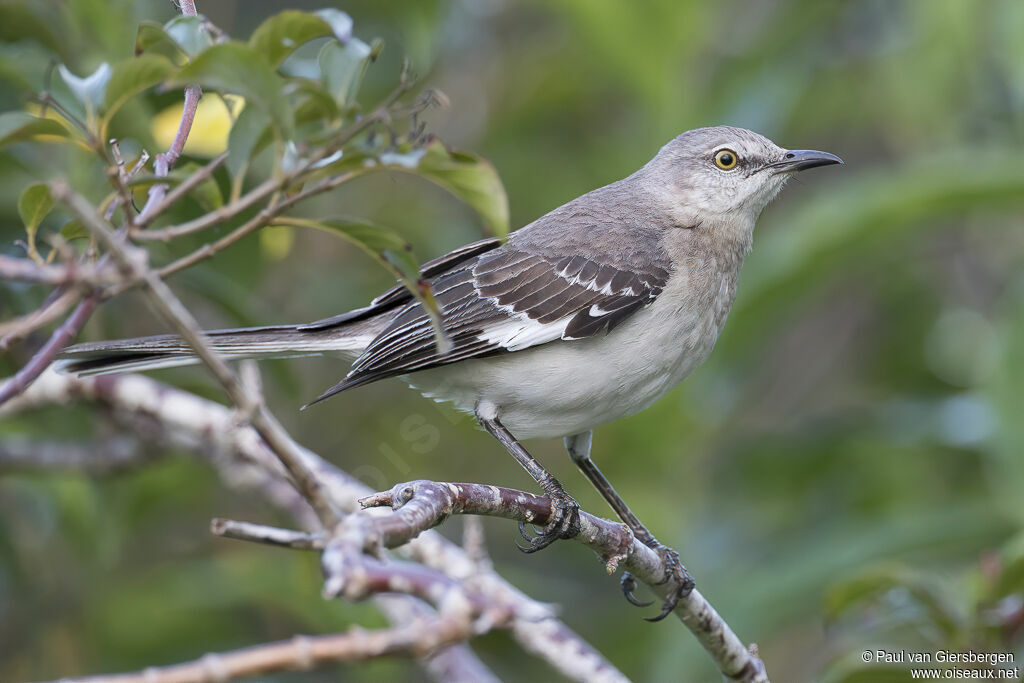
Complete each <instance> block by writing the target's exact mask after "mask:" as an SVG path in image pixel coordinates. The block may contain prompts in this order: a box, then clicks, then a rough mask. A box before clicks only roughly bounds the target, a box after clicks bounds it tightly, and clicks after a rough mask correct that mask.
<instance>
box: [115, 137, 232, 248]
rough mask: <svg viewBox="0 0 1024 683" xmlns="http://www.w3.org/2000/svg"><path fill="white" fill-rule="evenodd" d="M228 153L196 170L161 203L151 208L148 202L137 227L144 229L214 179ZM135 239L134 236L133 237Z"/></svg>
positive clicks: (138, 218)
mask: <svg viewBox="0 0 1024 683" xmlns="http://www.w3.org/2000/svg"><path fill="white" fill-rule="evenodd" d="M227 158H228V153H227V152H224V153H222V154H219V155H217V156H215V157H214V158H213V159H212V160H211V161H210V162H209V163H208V164H206V165H205V166H203V167H201V168H199V169H198V170H196V172H195V173H192V174H191V175H189V177H188V178H186V179H185V180H183V181H182V182H181V183H179V184H178V185H176V186H175V187H174V189H172V190H171V191H170V192H168V193H167V194H166V195H165V196H164V197H163V198H162V199H161V200H160V201H159V203H156V204H154V205H153V206H152V208H149V202H148V201H147V202H146V209H148V210H146V213H145V215H143V214H139V216H138V217H137V218H136V219H135V227H136V228H142V227H145V226H146V225H147V224H149V223H151V222H152V221H153V219H155V218H157V217H158V216H160V215H161V214H163V212H164V211H166V210H167V209H169V208H170V207H171V206H173V205H174V204H176V203H177V202H178V201H179V200H180V199H181V198H182V197H184V196H185V195H187V194H188V193H189V192H191V191H192V190H194V189H195V188H196V187H198V186H199V185H202V184H203V183H204V182H206V181H207V180H209V179H210V178H211V177H213V174H214V173H215V172H216V171H217V169H218V168H220V167H221V166H223V165H224V162H225V161H227ZM133 237H134V235H133Z"/></svg>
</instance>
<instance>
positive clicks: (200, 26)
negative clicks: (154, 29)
mask: <svg viewBox="0 0 1024 683" xmlns="http://www.w3.org/2000/svg"><path fill="white" fill-rule="evenodd" d="M164 32H165V33H166V34H167V36H168V37H169V38H170V39H171V40H173V41H174V43H175V44H176V45H177V46H178V47H180V48H181V49H182V51H183V52H184V53H185V54H187V55H188V56H189V57H195V56H196V55H198V54H199V53H200V52H202V51H203V50H205V49H206V48H208V47H210V46H211V45H212V44H213V40H212V39H211V38H210V32H209V31H207V30H206V18H205V17H202V16H194V17H188V16H181V17H175V18H173V19H171V20H170V21H168V22H167V23H166V24H164Z"/></svg>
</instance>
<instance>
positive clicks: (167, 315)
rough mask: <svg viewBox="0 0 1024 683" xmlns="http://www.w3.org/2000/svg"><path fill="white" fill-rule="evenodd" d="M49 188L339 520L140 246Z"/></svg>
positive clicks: (325, 517) (329, 518)
mask: <svg viewBox="0 0 1024 683" xmlns="http://www.w3.org/2000/svg"><path fill="white" fill-rule="evenodd" d="M50 191H51V192H52V193H53V196H54V197H55V198H56V199H59V200H60V201H62V202H64V203H65V204H66V205H67V206H68V208H69V209H71V212H72V213H74V214H75V216H76V217H77V218H78V219H79V220H80V221H81V222H82V224H83V225H84V226H85V227H86V229H88V230H89V232H91V233H92V234H93V235H94V236H95V237H96V239H97V240H98V241H99V242H100V243H101V244H102V245H103V247H104V248H105V249H106V250H107V251H108V253H109V254H110V255H111V256H112V257H113V259H114V261H115V263H117V265H118V267H119V268H121V270H122V271H124V273H125V275H126V276H128V277H131V278H133V279H137V280H140V281H142V282H144V283H145V284H146V287H147V289H148V293H149V297H148V298H149V301H150V304H151V305H152V307H153V308H154V310H155V311H156V312H157V314H158V315H160V316H161V317H162V318H163V319H164V320H165V321H166V322H167V323H168V324H170V325H171V326H172V327H173V328H174V330H175V331H176V332H177V333H178V334H179V335H181V337H182V338H183V339H184V340H185V341H186V342H187V343H188V344H189V346H191V347H192V349H193V350H194V351H195V352H196V355H197V356H199V359H200V360H201V361H202V362H203V364H204V365H206V367H207V368H208V369H209V370H210V372H211V373H212V374H213V376H214V377H215V378H216V379H217V381H218V382H219V383H220V385H221V386H222V387H223V388H224V390H225V392H227V394H228V396H229V397H230V398H231V400H232V401H233V402H234V403H235V405H236V406H238V409H239V410H240V411H241V413H242V414H243V415H244V416H247V417H249V419H250V421H251V422H252V425H253V427H254V428H255V429H256V431H257V432H258V433H259V434H260V436H261V437H263V439H264V440H265V441H266V442H267V444H268V445H269V446H270V448H271V450H272V451H273V452H274V454H275V455H277V457H278V458H279V459H280V460H281V462H282V464H284V466H285V467H286V468H287V469H288V472H289V474H290V475H291V476H292V478H293V479H294V480H295V483H296V485H297V486H298V487H299V489H300V490H301V491H302V493H303V495H304V496H305V497H306V499H307V500H308V501H309V502H310V504H311V505H312V506H313V509H314V510H316V513H317V516H319V517H320V520H321V522H323V524H324V526H325V527H327V528H331V527H333V526H334V525H335V524H337V523H338V520H339V516H338V513H337V511H336V510H335V509H334V507H333V505H332V504H331V502H330V501H329V500H328V499H327V497H326V496H325V495H324V493H323V491H322V487H321V485H320V482H319V481H317V479H316V478H315V477H314V476H312V474H311V473H310V472H309V470H308V469H307V468H306V467H305V466H304V464H303V462H302V458H301V454H300V453H299V448H298V446H297V445H296V444H295V442H294V441H293V440H292V438H291V436H289V435H288V433H287V432H286V431H285V430H284V429H283V428H282V427H281V425H280V423H278V421H277V419H276V418H275V417H274V416H273V415H272V414H271V413H270V411H269V410H267V408H266V407H265V406H264V405H263V404H262V401H260V399H259V397H253V396H250V395H249V394H248V393H247V392H246V391H245V390H244V389H243V387H242V385H241V383H240V382H239V381H238V378H237V377H236V376H235V374H234V373H233V372H232V371H231V368H229V367H228V365H227V363H225V362H224V360H223V359H221V358H220V356H218V355H217V354H216V353H215V352H214V351H213V348H212V347H211V346H210V345H209V344H208V343H207V341H206V338H205V335H204V334H203V333H202V331H201V330H200V328H199V325H198V323H196V320H195V318H194V317H192V314H191V313H190V312H189V311H188V309H187V308H185V306H184V305H183V304H182V303H181V301H180V300H179V299H178V298H177V297H176V296H175V295H174V293H173V292H171V290H170V288H169V287H168V286H167V285H166V284H165V283H164V281H163V280H161V279H160V277H159V276H158V275H157V274H156V273H155V272H153V271H152V270H150V269H149V268H148V267H146V266H145V265H143V263H141V262H140V261H141V260H142V259H140V258H138V256H139V255H140V254H139V252H141V250H139V249H138V248H136V247H132V246H130V245H128V244H127V243H126V242H124V240H123V239H120V238H119V237H118V236H117V235H115V234H114V232H113V230H112V229H111V227H110V225H109V224H108V223H106V222H105V221H104V220H103V219H102V218H100V216H99V215H98V214H97V213H96V212H95V211H94V209H93V207H92V206H90V204H89V203H88V202H87V201H86V200H85V199H84V198H83V197H82V196H80V195H78V194H77V193H75V192H73V191H72V190H71V188H69V187H68V186H67V185H66V184H64V183H61V182H54V183H51V184H50ZM142 254H144V252H142Z"/></svg>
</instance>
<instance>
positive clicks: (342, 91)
mask: <svg viewBox="0 0 1024 683" xmlns="http://www.w3.org/2000/svg"><path fill="white" fill-rule="evenodd" d="M371 52H372V50H371V49H370V46H369V45H367V44H366V43H364V42H363V41H361V40H359V39H358V38H353V39H351V40H349V41H348V42H347V43H344V44H342V43H341V42H339V41H337V40H331V41H328V42H327V43H326V44H325V45H324V46H323V47H322V48H321V49H320V55H319V56H318V57H317V61H318V62H319V64H320V78H321V80H322V81H323V84H324V88H325V89H326V90H327V92H329V93H331V95H332V96H333V97H334V99H335V101H336V102H337V103H338V104H339V105H340V106H344V105H346V104H348V103H351V102H352V101H353V100H354V99H355V96H356V93H357V92H359V86H360V84H361V83H362V81H363V74H365V73H366V66H367V65H368V64H369V63H370V54H371Z"/></svg>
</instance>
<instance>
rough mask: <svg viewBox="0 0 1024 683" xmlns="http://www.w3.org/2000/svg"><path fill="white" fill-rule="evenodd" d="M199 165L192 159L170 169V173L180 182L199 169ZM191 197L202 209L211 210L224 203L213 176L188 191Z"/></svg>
mask: <svg viewBox="0 0 1024 683" xmlns="http://www.w3.org/2000/svg"><path fill="white" fill-rule="evenodd" d="M200 168H201V167H200V165H199V164H197V163H195V162H194V161H190V162H188V163H186V164H182V165H181V166H179V167H178V168H175V169H174V171H172V175H175V176H177V177H178V178H180V180H181V181H182V182H184V181H185V180H186V179H188V178H189V177H191V176H192V175H193V174H194V173H195V172H196V171H198V170H199V169H200ZM188 195H189V196H190V197H192V199H194V200H195V201H196V203H197V204H199V206H200V207H202V209H203V210H204V211H213V210H214V209H218V208H220V207H221V206H223V205H224V197H223V196H222V195H221V193H220V185H218V184H217V181H216V180H214V179H213V178H207V179H206V180H204V181H203V182H201V183H199V184H198V185H197V186H195V187H194V188H192V190H191V191H190V192H189V193H188Z"/></svg>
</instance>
